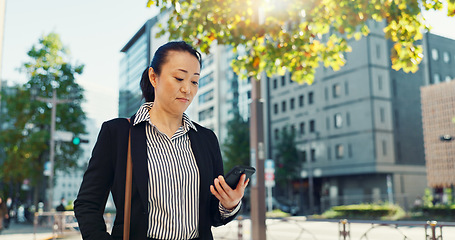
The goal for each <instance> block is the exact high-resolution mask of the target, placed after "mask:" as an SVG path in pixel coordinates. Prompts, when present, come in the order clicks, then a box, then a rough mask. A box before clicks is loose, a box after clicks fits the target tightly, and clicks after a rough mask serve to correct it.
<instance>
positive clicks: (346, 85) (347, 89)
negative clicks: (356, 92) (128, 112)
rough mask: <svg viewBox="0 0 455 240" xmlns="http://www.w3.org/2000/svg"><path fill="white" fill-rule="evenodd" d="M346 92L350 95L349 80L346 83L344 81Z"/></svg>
mask: <svg viewBox="0 0 455 240" xmlns="http://www.w3.org/2000/svg"><path fill="white" fill-rule="evenodd" d="M344 94H345V95H346V96H348V95H349V84H348V82H345V83H344Z"/></svg>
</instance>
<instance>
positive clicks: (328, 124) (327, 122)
mask: <svg viewBox="0 0 455 240" xmlns="http://www.w3.org/2000/svg"><path fill="white" fill-rule="evenodd" d="M325 128H327V130H329V129H330V119H329V118H328V117H327V118H326V119H325Z"/></svg>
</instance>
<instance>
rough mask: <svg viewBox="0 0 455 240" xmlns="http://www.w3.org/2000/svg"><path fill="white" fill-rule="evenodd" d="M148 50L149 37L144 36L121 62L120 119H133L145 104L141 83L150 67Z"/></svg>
mask: <svg viewBox="0 0 455 240" xmlns="http://www.w3.org/2000/svg"><path fill="white" fill-rule="evenodd" d="M147 49H148V43H147V35H146V34H142V36H140V37H139V38H138V39H137V40H136V41H135V42H134V43H133V44H132V45H131V47H130V48H128V49H127V50H126V51H125V55H124V56H123V58H122V59H121V61H120V71H119V74H120V76H119V80H120V83H119V117H131V115H133V114H134V113H136V111H137V109H138V108H139V107H140V105H141V104H142V103H143V99H142V93H141V89H140V86H139V82H140V80H141V76H142V72H143V71H144V70H145V69H146V68H147V66H148V61H149V60H148V52H147Z"/></svg>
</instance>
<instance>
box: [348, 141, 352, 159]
mask: <svg viewBox="0 0 455 240" xmlns="http://www.w3.org/2000/svg"><path fill="white" fill-rule="evenodd" d="M348 156H349V157H350V158H352V145H351V144H348Z"/></svg>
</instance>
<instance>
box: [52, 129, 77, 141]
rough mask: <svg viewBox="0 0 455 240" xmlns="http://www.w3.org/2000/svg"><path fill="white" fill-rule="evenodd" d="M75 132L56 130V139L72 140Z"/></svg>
mask: <svg viewBox="0 0 455 240" xmlns="http://www.w3.org/2000/svg"><path fill="white" fill-rule="evenodd" d="M73 136H74V134H73V133H72V132H67V131H55V136H54V140H55V141H62V142H71V141H72V140H73Z"/></svg>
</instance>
